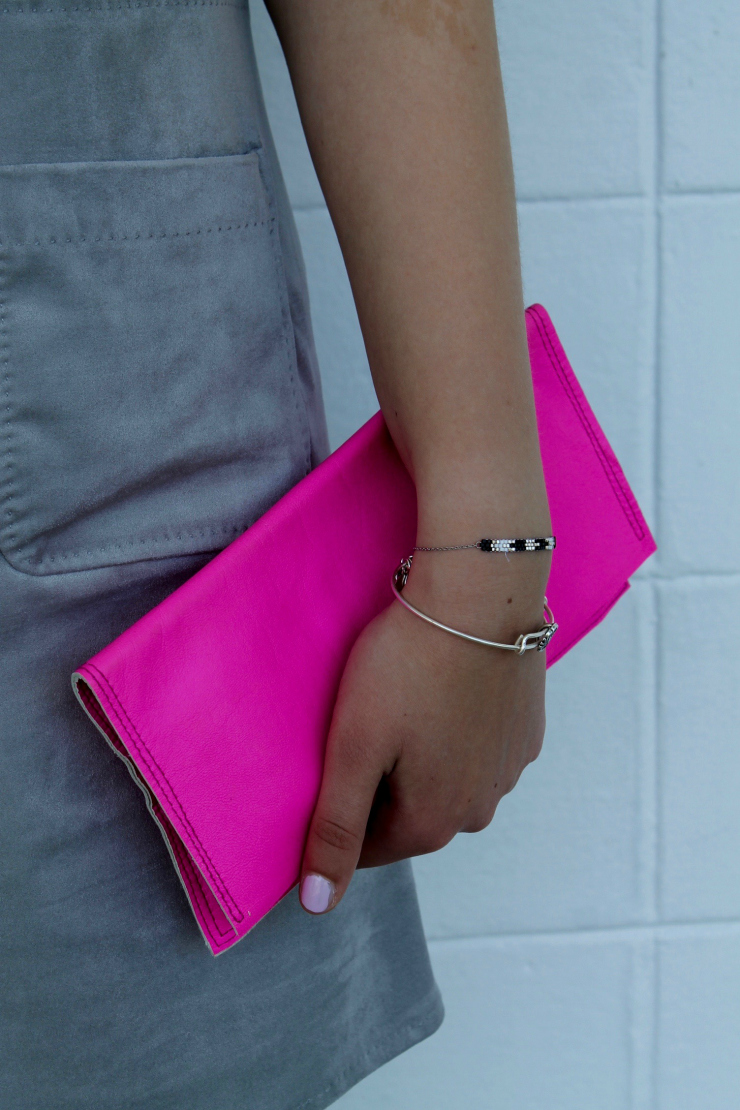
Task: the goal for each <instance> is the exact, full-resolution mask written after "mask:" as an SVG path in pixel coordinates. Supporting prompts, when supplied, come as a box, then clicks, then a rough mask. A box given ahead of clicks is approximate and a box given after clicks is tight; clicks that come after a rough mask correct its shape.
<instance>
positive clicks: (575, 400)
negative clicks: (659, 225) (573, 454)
mask: <svg viewBox="0 0 740 1110" xmlns="http://www.w3.org/2000/svg"><path fill="white" fill-rule="evenodd" d="M529 311H530V312H531V314H532V317H533V319H534V322H535V325H536V327H537V331H538V332H539V333H540V338H541V339H542V342H543V344H544V345H545V347H546V348H547V349H548V354H549V355H550V361H551V362H552V364H553V365H554V366H555V368H556V370H557V371H558V377H559V378H560V381H561V384H562V386H563V388H564V389H565V392H566V394H567V396H568V399H569V400H570V403H571V404H572V405H573V408H574V409H575V411H576V413H577V415H578V417H579V418H580V421H581V423H582V424H583V427H584V429H585V430H586V433H587V435H588V437H589V439H590V440H591V444H592V446H593V449H594V451H595V453H596V455H597V457H598V459H599V462H600V463H601V465H602V467H603V468H604V471H605V473H606V476H607V478H608V479H609V484H610V485H611V487H612V489H613V491H614V493H615V495H616V498H617V501H618V502H619V504H620V507H621V509H622V512H623V513H624V515H625V516H626V517H627V520H628V522H629V524H630V527H631V528H632V531H633V532H634V533H635V535H636V536H637V538H638V540H643V539H645V530H644V528H643V527H642V525H641V523H640V519H639V517H638V516H637V514H636V512H635V509H634V506H633V505H632V501H631V499H630V497H629V496H628V494H627V491H626V490H625V488H624V486H623V484H622V482H621V480H620V477H619V474H618V473H617V472H616V470H615V469H614V464H613V463H612V460H611V459H610V458H609V456H608V454H607V453H606V451H605V450H604V447H603V445H602V443H601V442H600V440H599V437H598V436H597V435H596V432H595V431H594V429H593V427H592V425H591V421H590V420H589V418H588V415H587V414H586V412H585V411H584V409H583V405H582V404H581V399H580V397H579V396H578V395H577V393H576V391H575V390H574V389H573V385H572V383H571V380H570V375H569V374H568V371H567V369H566V367H565V366H563V363H562V362H561V360H560V356H559V354H558V351H557V349H556V347H555V345H554V343H553V342H552V339H551V337H550V334H549V331H548V329H547V326H546V324H545V321H544V320H542V318H541V316H540V314H539V312H538V311H537V309H536V308H532V309H530V310H529Z"/></svg>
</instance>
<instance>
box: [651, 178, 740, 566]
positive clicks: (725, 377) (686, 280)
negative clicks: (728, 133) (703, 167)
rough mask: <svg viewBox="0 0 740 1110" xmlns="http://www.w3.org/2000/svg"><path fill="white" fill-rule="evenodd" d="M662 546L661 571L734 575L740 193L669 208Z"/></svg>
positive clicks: (739, 495)
mask: <svg viewBox="0 0 740 1110" xmlns="http://www.w3.org/2000/svg"><path fill="white" fill-rule="evenodd" d="M663 241H664V263H663V265H664V274H663V283H662V284H663V305H662V314H661V315H662V321H663V324H662V352H663V354H662V364H663V365H662V385H661V436H660V442H661V466H660V470H661V475H662V480H661V490H660V522H661V530H660V537H659V543H660V545H661V566H662V567H664V568H665V571H666V573H672V574H681V573H697V572H699V573H701V572H705V571H710V572H718V571H729V572H732V571H738V570H740V452H739V451H738V449H737V443H738V436H737V417H738V412H740V353H739V352H740V313H739V312H738V309H737V291H738V289H739V288H740V197H732V196H715V197H682V198H678V197H677V198H674V199H672V200H669V201H667V202H666V205H665V213H664V228H663Z"/></svg>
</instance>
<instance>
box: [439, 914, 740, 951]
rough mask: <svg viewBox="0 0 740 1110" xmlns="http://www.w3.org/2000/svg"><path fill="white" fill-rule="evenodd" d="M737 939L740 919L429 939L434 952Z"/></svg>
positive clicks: (477, 934) (739, 930) (606, 926)
mask: <svg viewBox="0 0 740 1110" xmlns="http://www.w3.org/2000/svg"><path fill="white" fill-rule="evenodd" d="M723 937H737V938H738V940H740V918H737V917H731V918H703V919H701V920H698V921H689V920H675V921H659V922H645V923H644V924H633V925H593V926H584V927H581V928H579V929H565V928H564V929H532V930H517V931H516V932H511V933H475V934H471V935H470V936H451V937H433V936H430V937H427V943H428V945H429V949H430V951H432V952H434V951H435V950H440V951H441V950H442V949H445V950H447V949H451V948H459V949H465V948H471V949H472V948H479V947H481V946H483V947H493V948H496V947H503V946H509V945H518V944H523V943H527V942H529V941H545V942H547V941H553V942H557V943H560V944H568V943H570V942H572V941H576V942H578V941H609V940H623V941H630V940H636V941H637V940H656V941H666V940H693V939H700V938H701V939H721V938H723Z"/></svg>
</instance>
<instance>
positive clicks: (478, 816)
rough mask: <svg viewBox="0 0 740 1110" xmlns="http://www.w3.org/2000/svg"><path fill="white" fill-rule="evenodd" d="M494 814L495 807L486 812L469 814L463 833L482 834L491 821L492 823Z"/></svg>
mask: <svg viewBox="0 0 740 1110" xmlns="http://www.w3.org/2000/svg"><path fill="white" fill-rule="evenodd" d="M495 812H496V807H495V806H494V807H493V808H492V809H490V810H486V811H484V812H482V813H473V814H471V815H470V816H469V817H468V819H467V821H466V822H465V826H464V828H465V832H469V833H477V832H483V830H484V829H487V828H488V826H489V825H490V824H491V821H493V815H494V813H495Z"/></svg>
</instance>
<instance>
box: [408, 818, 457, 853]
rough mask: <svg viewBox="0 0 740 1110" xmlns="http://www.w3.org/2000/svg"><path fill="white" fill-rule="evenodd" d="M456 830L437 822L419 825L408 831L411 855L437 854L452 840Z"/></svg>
mask: <svg viewBox="0 0 740 1110" xmlns="http://www.w3.org/2000/svg"><path fill="white" fill-rule="evenodd" d="M456 831H457V830H456V829H455V830H450V829H448V828H447V826H446V825H444V824H441V823H439V822H429V823H425V822H422V823H419V824H417V825H416V826H415V827H414V828H413V829H411V830H410V837H409V839H410V842H411V844H412V845H413V854H414V855H416V856H425V855H428V854H429V853H431V852H438V851H439V850H440V848H444V847H445V845H446V844H449V842H450V841H451V840H452V838H453V836H454V835H455V832H456Z"/></svg>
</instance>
